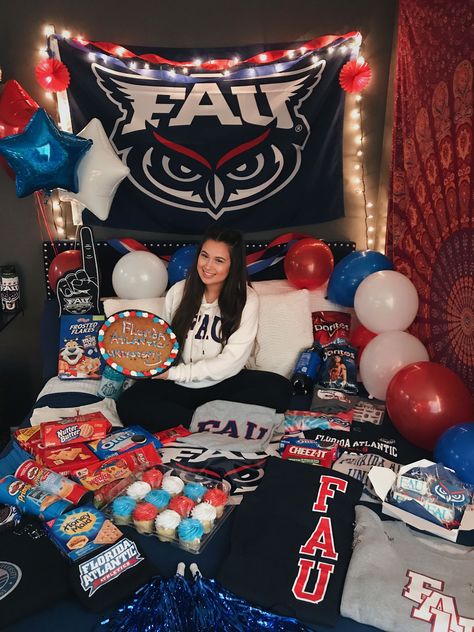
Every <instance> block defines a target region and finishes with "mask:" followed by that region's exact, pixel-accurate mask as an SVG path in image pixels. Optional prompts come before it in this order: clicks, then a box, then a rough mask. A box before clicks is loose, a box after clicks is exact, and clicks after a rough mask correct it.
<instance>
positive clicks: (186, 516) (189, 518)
mask: <svg viewBox="0 0 474 632" xmlns="http://www.w3.org/2000/svg"><path fill="white" fill-rule="evenodd" d="M229 494H230V485H229V483H227V481H223V480H221V481H219V482H216V481H215V480H213V479H211V478H208V477H206V476H201V475H199V474H191V473H189V472H181V471H180V470H178V469H176V468H173V467H170V466H166V465H163V464H161V465H158V466H156V467H153V468H149V469H147V470H143V471H140V472H136V473H135V474H134V475H132V476H130V477H129V478H128V479H127V480H126V486H125V481H122V485H121V488H120V491H119V492H118V493H117V494H116V495H115V497H114V498H113V500H112V501H111V502H110V503H109V504H108V505H107V506H106V507H105V508H103V511H104V512H105V513H106V514H107V515H109V516H110V517H111V519H112V521H113V522H114V523H115V524H117V525H132V526H134V527H135V529H136V530H137V531H139V532H140V533H144V534H147V535H153V536H156V537H158V538H159V539H160V540H161V541H162V542H171V543H173V544H176V545H177V546H179V547H181V548H183V549H185V550H187V551H191V552H193V553H199V552H201V551H202V549H203V547H204V546H205V545H206V544H207V542H208V541H209V540H210V539H211V538H212V536H213V535H214V533H215V532H216V530H217V529H218V528H219V526H220V525H221V524H222V523H223V521H224V520H225V518H226V517H227V516H228V515H229V513H230V512H231V511H232V509H233V505H230V504H229Z"/></svg>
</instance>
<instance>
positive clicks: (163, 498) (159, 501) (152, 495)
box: [144, 489, 171, 513]
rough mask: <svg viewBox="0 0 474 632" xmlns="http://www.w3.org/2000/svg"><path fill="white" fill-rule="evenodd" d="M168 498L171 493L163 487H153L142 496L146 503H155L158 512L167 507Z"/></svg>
mask: <svg viewBox="0 0 474 632" xmlns="http://www.w3.org/2000/svg"><path fill="white" fill-rule="evenodd" d="M170 499H171V494H170V493H169V492H167V491H166V490H165V489H153V490H152V491H151V492H148V494H147V495H146V496H145V498H144V500H145V501H146V502H147V503H151V504H152V505H155V507H156V508H157V509H158V513H161V512H162V511H164V510H165V509H166V507H168V505H169V502H170Z"/></svg>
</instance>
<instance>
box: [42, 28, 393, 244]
mask: <svg viewBox="0 0 474 632" xmlns="http://www.w3.org/2000/svg"><path fill="white" fill-rule="evenodd" d="M55 32H56V30H55V28H54V26H53V25H51V24H49V25H46V26H45V27H44V30H43V33H44V35H45V36H46V37H47V38H49V37H50V36H52V35H54V34H55ZM62 37H64V38H65V39H69V38H70V37H71V33H70V31H68V30H64V31H62ZM75 39H77V40H78V41H79V42H80V43H82V44H85V43H86V40H85V39H84V37H83V35H77V36H76V37H75ZM52 41H53V42H54V40H52ZM56 46H57V45H56ZM359 46H360V40H357V39H356V40H355V41H354V42H352V43H349V44H347V45H346V44H344V45H342V46H328V47H327V48H326V54H327V55H329V56H332V55H334V54H335V53H336V52H340V53H341V54H344V53H346V52H347V50H348V49H349V48H351V49H352V50H354V51H356V52H357V53H358V50H359ZM38 52H39V54H40V55H41V57H47V56H48V51H47V48H46V47H45V46H41V47H39V49H38ZM126 52H127V51H126V49H125V48H124V47H123V46H117V47H116V50H115V56H116V57H118V58H123V56H124V54H125V53H126ZM307 52H308V49H307V48H306V47H305V46H300V47H298V48H295V49H288V50H287V51H285V53H284V54H285V56H286V57H287V58H288V59H294V58H295V57H299V56H302V55H305V54H306V53H307ZM53 54H54V57H56V58H59V51H53ZM113 57H114V55H110V54H107V53H94V52H92V51H91V52H89V58H90V59H91V61H94V60H96V59H100V60H101V61H102V62H104V63H107V60H108V58H113ZM258 59H259V60H260V62H261V63H266V62H268V61H269V57H268V53H266V52H262V53H260V54H259V55H258ZM359 59H363V58H362V57H359ZM318 60H319V57H318V55H316V54H315V53H313V55H312V61H313V62H314V63H316V62H317V61H318ZM210 61H211V62H212V60H210ZM205 63H206V62H205V61H204V60H203V59H201V58H196V59H193V60H192V61H191V63H190V64H189V67H188V66H180V65H176V66H172V67H171V68H170V69H168V72H169V73H170V74H171V75H172V76H173V75H175V74H177V73H182V74H184V75H188V74H189V72H190V68H196V69H200V68H202V66H203V64H205ZM240 63H241V60H240V58H239V57H237V56H235V57H233V58H232V60H231V62H230V63H229V66H230V67H233V66H236V65H238V64H240ZM127 66H128V67H129V68H130V69H131V70H134V71H138V72H140V71H146V70H149V69H150V65H149V64H148V63H144V64H139V63H137V62H136V61H135V60H132V61H129V62H128V63H127ZM255 67H256V66H255ZM255 67H254V66H248V67H247V69H248V71H249V72H253V73H255ZM222 76H224V77H228V76H229V70H227V69H226V70H223V71H222ZM45 97H46V98H48V99H53V93H51V92H49V91H45ZM355 101H356V106H355V107H354V108H353V109H352V111H351V113H350V117H351V120H352V130H353V131H354V132H355V136H354V143H355V145H356V151H355V156H354V163H353V167H354V171H355V174H356V175H355V176H354V177H352V183H353V185H354V190H355V192H356V193H357V194H359V195H361V196H362V200H363V206H364V225H365V241H366V246H367V248H373V247H374V244H375V241H376V222H375V215H374V212H373V206H374V205H373V203H372V202H371V201H369V200H368V199H367V190H366V183H365V166H364V150H365V145H366V137H365V135H364V133H363V129H362V105H361V102H362V96H361V95H360V94H357V95H356V97H355ZM56 102H57V110H58V118H59V124H58V126H59V127H60V129H62V130H64V131H70V132H72V125H71V120H70V112H69V104H68V102H67V95H66V92H65V91H64V92H60V93H56ZM63 102H64V103H63ZM71 206H72V207H73V223H74V225H75V226H77V225H78V224H79V223H80V222H81V219H80V213H79V218H78V217H77V213H76V217H74V203H71ZM60 208H61V210H62V209H63V205H62V204H61V205H60ZM62 219H63V224H64V226H65V225H66V222H65V217H63V218H62ZM54 223H55V228H56V232H57V233H58V235H60V236H61V237H62V238H64V234H65V229H64V228H63V227H62V226H60V225H56V222H54ZM60 229H62V230H60ZM69 238H71V237H69ZM378 245H379V249H380V248H383V246H384V241H383V239H381V238H380V237H379V244H378Z"/></svg>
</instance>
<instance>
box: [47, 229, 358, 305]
mask: <svg viewBox="0 0 474 632" xmlns="http://www.w3.org/2000/svg"><path fill="white" fill-rule="evenodd" d="M141 243H143V245H144V246H146V247H147V248H148V250H149V251H150V252H153V253H154V254H156V255H158V256H166V255H172V254H174V252H176V250H178V248H181V247H183V246H189V245H190V244H193V243H197V240H196V241H142V242H141ZM269 243H270V242H269V241H251V242H247V244H246V248H247V252H248V253H252V252H256V251H258V250H262V249H263V248H265V247H266V246H268V244H269ZM326 243H327V244H328V246H329V247H330V248H331V250H332V253H333V255H334V262H335V263H338V262H339V261H340V260H341V259H343V258H344V257H345V256H346V255H348V254H350V253H351V252H353V251H354V250H355V242H353V241H327V242H326ZM54 245H55V247H56V250H57V252H63V251H64V250H74V249H77V248H78V247H79V246H78V244H77V242H75V241H56V242H54ZM95 246H96V252H97V259H98V264H99V270H100V274H101V294H102V296H114V295H115V292H114V289H113V287H112V272H113V269H114V267H115V264H116V263H117V261H118V260H119V259H120V257H121V256H122V255H121V254H120V253H119V252H118V251H117V250H115V248H113V247H112V246H111V245H110V244H109V243H108V242H106V241H96V242H95ZM278 247H279V246H276V248H278ZM281 247H282V248H283V245H282V246H281ZM54 257H55V252H54V249H53V245H52V243H51V242H49V241H44V242H43V265H44V275H45V283H46V292H47V297H48V298H49V299H50V298H54V294H53V292H52V291H51V288H50V286H49V282H48V270H49V265H50V263H51V261H52V260H53V259H54ZM284 278H285V272H284V269H283V260H282V261H280V262H279V263H277V264H275V265H273V266H270V267H268V268H266V269H265V270H262V271H260V272H258V273H256V274H255V275H253V276H252V277H251V280H252V281H264V280H267V279H284Z"/></svg>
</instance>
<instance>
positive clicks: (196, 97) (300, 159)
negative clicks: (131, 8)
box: [55, 33, 360, 234]
mask: <svg viewBox="0 0 474 632" xmlns="http://www.w3.org/2000/svg"><path fill="white" fill-rule="evenodd" d="M55 37H56V38H57V43H58V46H59V52H60V57H61V60H62V61H63V62H64V63H65V64H66V66H67V67H68V69H69V71H70V74H71V83H70V86H69V88H68V97H69V104H70V108H71V118H72V124H73V130H74V132H75V133H78V132H79V131H80V130H81V129H82V128H83V127H84V126H85V125H86V124H87V123H88V122H89V121H90V120H91V119H92V118H94V117H97V118H98V119H100V121H101V122H102V124H103V126H104V128H105V131H106V133H107V135H108V137H109V138H110V141H111V143H112V145H113V146H114V148H115V150H116V151H117V154H118V155H119V157H120V158H121V160H122V161H123V162H124V164H126V165H127V166H128V167H129V168H130V175H129V177H128V178H127V179H126V180H124V181H123V182H122V184H121V185H120V187H119V189H118V191H117V194H116V196H115V199H114V202H113V205H112V209H111V213H110V215H109V218H108V219H107V220H106V221H105V222H104V224H105V225H108V226H112V227H119V228H130V229H139V230H152V231H158V232H165V233H181V234H182V233H188V234H197V233H201V232H203V231H204V230H205V228H206V227H207V226H208V225H209V224H210V223H212V222H222V223H223V224H226V225H228V226H233V227H236V228H239V229H241V230H243V231H246V232H251V231H259V230H268V229H274V228H281V227H288V226H302V225H305V224H316V223H319V222H325V221H329V220H334V219H337V218H340V217H343V216H344V201H343V183H342V127H343V110H344V94H345V93H344V91H343V90H342V88H341V87H340V85H339V81H338V79H339V71H340V69H341V68H342V66H343V65H344V63H345V62H346V61H347V60H348V59H349V58H351V57H353V56H354V55H356V54H357V51H358V45H359V43H360V40H359V37H360V36H359V35H358V34H357V33H348V34H346V35H343V36H325V37H323V38H319V39H318V40H317V41H318V42H319V41H320V42H321V44H324V45H322V46H321V47H319V48H317V49H316V50H314V49H313V50H311V49H310V50H307V51H306V52H305V49H304V48H300V49H296V50H294V51H292V54H290V55H287V54H283V53H284V51H285V52H288V51H286V50H285V47H284V46H281V45H275V46H266V47H265V48H266V49H267V50H269V51H270V52H269V54H268V56H267V55H266V54H264V53H261V51H262V50H263V47H262V46H258V47H257V46H255V47H246V48H241V49H239V50H232V51H228V50H223V49H219V50H216V49H214V50H208V51H206V54H205V56H204V54H201V55H200V56H201V59H203V61H205V60H209V59H216V60H222V59H224V58H228V59H233V58H234V57H238V58H239V59H240V60H242V59H244V60H245V59H248V58H249V57H250V56H251V55H255V54H256V52H258V51H260V54H259V55H258V54H257V56H256V57H253V58H252V59H253V60H255V59H258V58H260V59H263V60H264V59H266V58H267V57H268V58H270V59H271V60H272V61H271V63H263V62H262V61H259V62H256V61H253V63H250V62H244V63H241V62H239V63H235V64H227V67H226V68H225V69H224V70H223V69H222V68H220V69H219V70H217V71H216V70H215V69H212V63H207V64H203V65H202V66H198V65H194V66H193V65H191V64H190V65H189V66H187V67H184V65H183V63H182V61H183V60H190V61H191V60H193V59H195V58H196V57H197V56H198V55H196V54H195V51H190V50H187V51H183V50H181V51H178V50H175V49H173V50H170V49H167V50H166V51H165V50H163V49H161V50H160V51H156V50H153V51H152V50H150V49H144V48H138V47H128V48H124V47H119V46H117V45H115V44H107V43H103V42H82V41H79V40H75V39H72V40H66V39H63V38H62V37H60V36H55ZM328 41H330V42H331V43H330V45H328V43H327V42H328ZM288 48H292V46H290V47H288ZM293 48H294V46H293ZM274 49H279V50H278V53H281V54H280V55H279V56H276V55H275V54H274V52H275V50H274ZM116 51H117V52H116ZM123 51H126V55H124V54H123ZM120 52H121V53H122V56H121V57H120V56H119V53H120ZM158 55H159V57H158ZM163 55H165V56H166V60H165V61H166V62H167V63H147V62H145V61H144V60H145V59H159V60H162V59H163V57H162V56H163ZM131 60H132V61H131ZM170 60H173V61H170ZM173 64H175V65H173ZM85 220H86V222H87V223H91V224H93V223H97V221H98V220H97V218H96V217H95V216H94V215H92V214H91V213H89V212H87V213H86V215H85Z"/></svg>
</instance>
